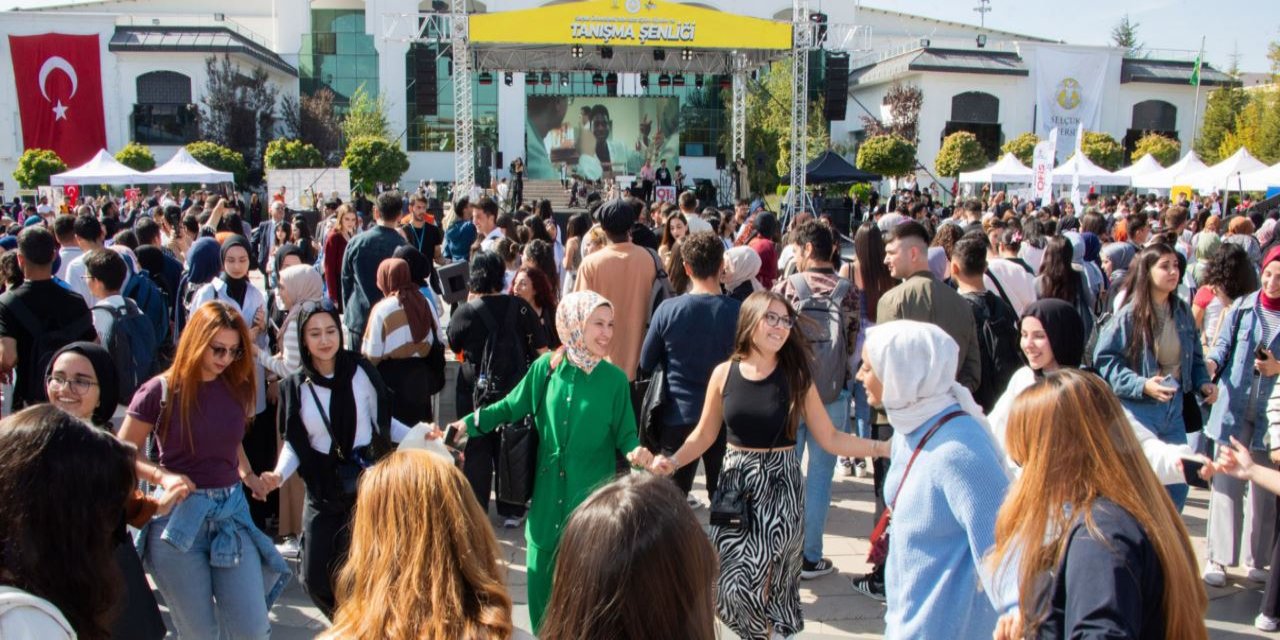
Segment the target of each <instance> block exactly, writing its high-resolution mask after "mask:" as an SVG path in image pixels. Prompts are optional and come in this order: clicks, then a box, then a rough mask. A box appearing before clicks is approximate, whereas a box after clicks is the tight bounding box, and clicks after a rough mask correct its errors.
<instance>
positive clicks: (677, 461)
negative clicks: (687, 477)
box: [667, 453, 684, 469]
mask: <svg viewBox="0 0 1280 640" xmlns="http://www.w3.org/2000/svg"><path fill="white" fill-rule="evenodd" d="M667 459H668V460H670V461H671V465H672V466H674V467H675V468H677V469H679V468H680V467H682V466H684V465H682V464H680V458H677V457H676V454H675V453H672V454H671V455H670V456H667Z"/></svg>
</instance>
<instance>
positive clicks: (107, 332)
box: [93, 298, 159, 400]
mask: <svg viewBox="0 0 1280 640" xmlns="http://www.w3.org/2000/svg"><path fill="white" fill-rule="evenodd" d="M93 314H94V315H95V316H97V317H100V318H102V321H101V322H99V323H98V324H99V326H101V327H104V330H103V331H102V333H101V335H99V336H98V337H99V338H100V341H101V342H102V346H103V348H105V349H106V350H107V352H108V353H110V354H111V359H112V361H114V362H115V365H116V380H117V381H118V384H119V385H120V399H121V400H125V399H127V398H132V397H133V393H134V392H135V391H137V390H138V387H140V386H142V383H144V382H146V381H147V380H150V379H151V376H152V375H154V374H155V373H156V353H157V352H158V351H159V341H157V340H156V333H155V329H153V328H152V325H151V319H150V318H148V317H147V316H146V315H145V314H143V313H142V310H141V309H139V308H138V305H137V303H135V302H134V301H133V299H131V298H125V299H124V307H115V306H112V305H110V304H107V303H106V302H99V303H98V304H95V305H93Z"/></svg>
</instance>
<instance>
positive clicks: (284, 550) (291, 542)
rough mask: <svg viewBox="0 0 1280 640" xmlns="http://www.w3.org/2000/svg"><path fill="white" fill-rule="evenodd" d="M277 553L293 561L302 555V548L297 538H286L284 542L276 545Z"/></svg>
mask: <svg viewBox="0 0 1280 640" xmlns="http://www.w3.org/2000/svg"><path fill="white" fill-rule="evenodd" d="M276 551H278V552H280V555H282V556H284V557H286V558H289V559H291V560H296V559H297V558H298V557H299V556H301V555H302V548H301V547H299V546H298V539H297V538H285V540H284V542H281V543H280V544H278V545H276Z"/></svg>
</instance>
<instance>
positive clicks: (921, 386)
mask: <svg viewBox="0 0 1280 640" xmlns="http://www.w3.org/2000/svg"><path fill="white" fill-rule="evenodd" d="M866 357H867V362H868V364H870V366H871V370H872V371H873V372H875V374H876V377H877V378H879V379H880V382H881V383H883V385H884V391H883V392H882V393H881V394H880V396H881V397H880V400H881V402H882V403H883V404H884V410H885V413H887V414H888V415H889V424H891V425H892V426H893V429H894V431H897V432H900V433H904V434H907V433H911V432H912V431H915V430H916V429H918V428H920V425H922V424H924V423H926V422H928V421H929V420H930V419H932V418H934V417H936V416H937V415H938V414H939V413H942V410H943V409H946V408H947V407H949V406H951V405H953V404H959V405H960V408H961V409H963V410H964V411H965V413H968V414H969V415H970V416H972V417H973V418H974V419H975V420H977V421H978V422H979V423H981V424H982V426H983V428H985V429H986V430H987V432H988V433H990V432H991V427H990V426H988V425H987V420H986V418H985V417H984V415H983V413H982V407H980V406H978V403H977V402H974V400H973V394H971V393H969V390H968V389H966V388H964V387H963V386H961V385H960V383H958V382H956V369H957V367H958V365H959V363H960V347H959V345H957V344H956V341H955V340H952V339H951V336H949V335H947V333H946V332H945V331H943V330H942V329H940V328H939V327H938V326H937V325H934V324H929V323H927V322H916V321H914V320H894V321H892V322H886V323H883V324H879V325H876V326H874V327H872V328H870V329H868V330H867V341H866Z"/></svg>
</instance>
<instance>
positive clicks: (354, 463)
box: [307, 384, 375, 500]
mask: <svg viewBox="0 0 1280 640" xmlns="http://www.w3.org/2000/svg"><path fill="white" fill-rule="evenodd" d="M307 388H308V389H310V390H311V399H312V401H314V402H315V403H316V411H319V412H320V420H321V421H323V422H324V428H325V430H326V431H328V432H329V440H330V442H331V443H332V444H331V445H330V447H332V450H333V452H334V467H333V472H334V475H335V476H337V478H338V491H339V496H340V497H341V498H343V499H345V500H354V499H355V497H356V488H357V487H358V486H359V484H360V476H361V474H363V473H364V470H365V469H368V468H369V467H372V466H373V463H374V462H375V460H374V458H375V456H374V455H373V452H372V450H371V449H370V448H369V447H368V446H367V445H366V446H363V447H355V448H353V449H352V450H351V452H350V453H343V451H342V449H341V448H340V447H338V446H337V437H336V436H335V435H334V433H333V426H332V425H331V424H330V423H329V413H328V412H327V411H325V410H324V405H323V404H321V403H320V396H318V395H316V387H315V385H312V384H308V385H307Z"/></svg>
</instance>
